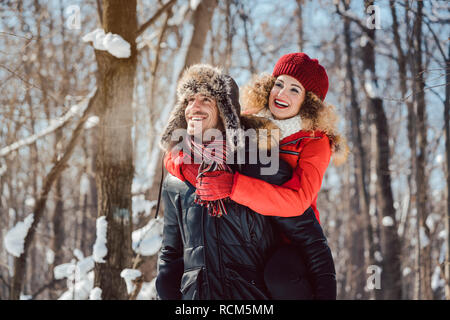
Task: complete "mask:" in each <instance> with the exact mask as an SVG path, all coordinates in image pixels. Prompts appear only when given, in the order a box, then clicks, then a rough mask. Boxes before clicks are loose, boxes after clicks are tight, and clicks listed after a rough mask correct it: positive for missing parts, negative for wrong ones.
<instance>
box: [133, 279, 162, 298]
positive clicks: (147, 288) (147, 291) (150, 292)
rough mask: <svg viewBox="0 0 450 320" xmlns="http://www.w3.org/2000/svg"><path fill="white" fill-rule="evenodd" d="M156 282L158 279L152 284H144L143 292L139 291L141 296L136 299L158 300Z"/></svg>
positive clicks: (151, 282)
mask: <svg viewBox="0 0 450 320" xmlns="http://www.w3.org/2000/svg"><path fill="white" fill-rule="evenodd" d="M155 282H156V277H155V278H153V280H152V281H150V282H144V283H143V284H142V288H141V291H139V294H138V295H137V297H136V300H156V299H157V292H156V286H155Z"/></svg>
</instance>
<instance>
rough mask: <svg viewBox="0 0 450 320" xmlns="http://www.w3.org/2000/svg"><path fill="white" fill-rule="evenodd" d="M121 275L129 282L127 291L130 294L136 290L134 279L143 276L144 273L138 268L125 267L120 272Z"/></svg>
mask: <svg viewBox="0 0 450 320" xmlns="http://www.w3.org/2000/svg"><path fill="white" fill-rule="evenodd" d="M120 276H121V277H122V278H124V280H125V283H126V284H127V292H128V294H130V293H132V292H133V291H134V288H135V285H134V284H133V280H135V279H136V278H139V277H140V276H142V273H141V272H140V271H139V270H136V269H123V270H122V272H121V273H120Z"/></svg>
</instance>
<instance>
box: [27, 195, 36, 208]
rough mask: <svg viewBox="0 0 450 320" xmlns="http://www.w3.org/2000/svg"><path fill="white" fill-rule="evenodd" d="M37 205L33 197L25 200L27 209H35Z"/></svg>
mask: <svg viewBox="0 0 450 320" xmlns="http://www.w3.org/2000/svg"><path fill="white" fill-rule="evenodd" d="M35 203H36V201H35V200H34V198H33V197H29V198H26V199H25V205H26V206H27V207H30V208H33V207H34V204H35Z"/></svg>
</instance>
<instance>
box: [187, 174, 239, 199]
mask: <svg viewBox="0 0 450 320" xmlns="http://www.w3.org/2000/svg"><path fill="white" fill-rule="evenodd" d="M233 179H234V173H230V172H227V171H213V172H206V173H204V174H203V175H202V176H201V177H200V178H199V179H198V180H197V184H196V186H195V187H196V188H197V191H196V192H195V193H196V194H197V195H198V196H199V197H200V199H202V200H206V201H214V200H219V199H224V198H227V197H229V196H230V195H231V190H232V189H233Z"/></svg>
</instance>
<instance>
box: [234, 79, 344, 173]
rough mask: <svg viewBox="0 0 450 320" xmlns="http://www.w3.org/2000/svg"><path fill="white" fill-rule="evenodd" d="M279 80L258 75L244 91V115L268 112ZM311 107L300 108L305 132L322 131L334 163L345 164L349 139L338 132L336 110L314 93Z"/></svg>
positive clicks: (242, 92) (242, 99)
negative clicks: (271, 96) (328, 142)
mask: <svg viewBox="0 0 450 320" xmlns="http://www.w3.org/2000/svg"><path fill="white" fill-rule="evenodd" d="M275 80H276V78H275V77H273V76H272V75H270V74H268V73H262V74H259V75H256V76H254V77H253V78H252V80H251V81H250V82H249V83H248V84H246V85H245V86H244V87H243V88H242V90H241V102H242V105H243V111H242V113H243V114H247V115H251V114H256V113H258V112H259V111H261V110H263V109H264V108H267V109H269V95H270V91H271V90H272V87H273V86H274V84H275ZM306 94H307V95H308V98H309V100H310V101H311V103H309V104H304V105H302V107H301V108H300V112H299V115H300V117H301V125H302V128H301V130H304V131H311V132H314V131H321V132H323V133H324V134H326V135H327V136H328V138H329V140H330V146H331V150H332V157H333V162H334V164H335V165H340V164H342V163H344V162H345V161H346V159H347V156H348V153H349V149H348V146H347V142H346V139H345V138H344V136H342V135H341V134H340V133H339V131H338V128H337V125H338V120H339V116H338V114H337V111H336V107H335V106H333V105H331V104H328V103H325V102H324V101H322V100H320V99H319V98H318V97H317V96H316V95H315V94H313V93H312V92H307V93H306Z"/></svg>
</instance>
